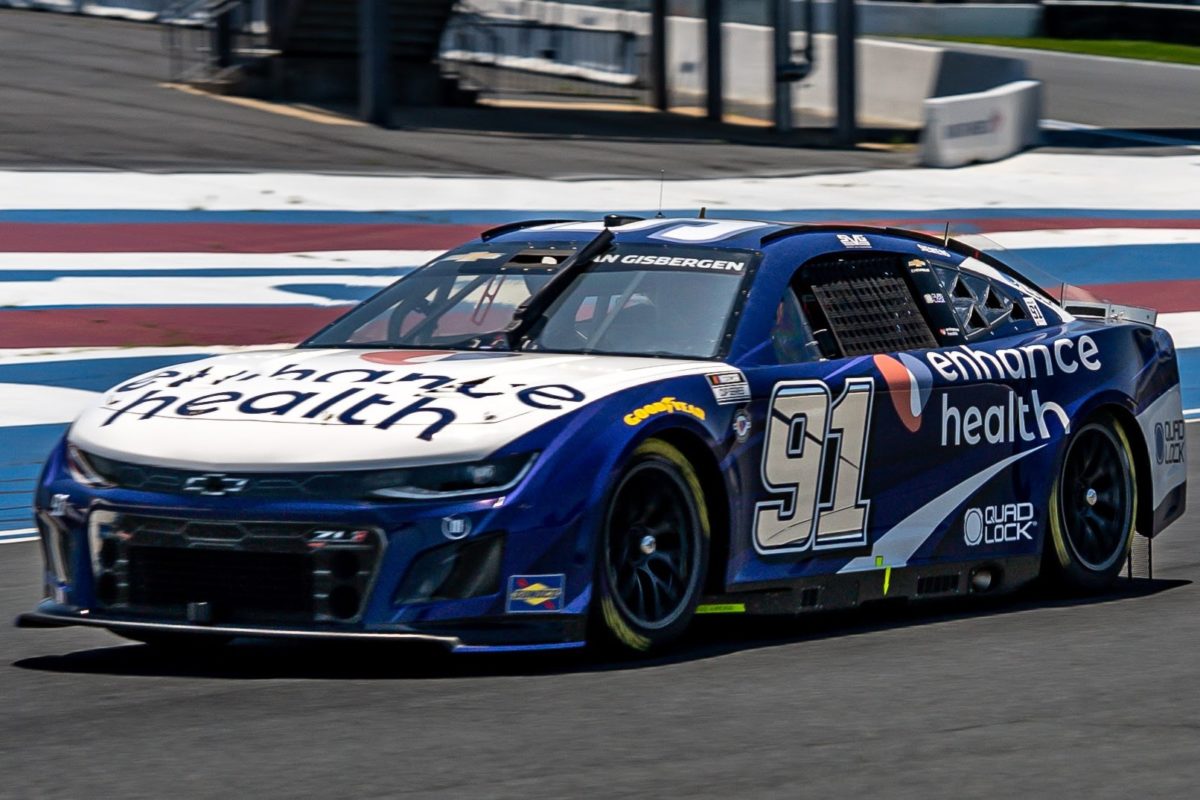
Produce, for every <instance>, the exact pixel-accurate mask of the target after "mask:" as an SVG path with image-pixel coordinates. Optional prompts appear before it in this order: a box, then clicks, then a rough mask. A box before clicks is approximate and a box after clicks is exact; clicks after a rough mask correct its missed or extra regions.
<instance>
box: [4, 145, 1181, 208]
mask: <svg viewBox="0 0 1200 800" xmlns="http://www.w3.org/2000/svg"><path fill="white" fill-rule="evenodd" d="M34 174H36V180H32V179H31V175H34ZM1031 175H1035V176H1037V179H1036V180H1031V179H1030V176H1031ZM1198 181H1200V159H1198V158H1197V157H1196V156H1195V155H1184V156H1166V157H1162V158H1144V157H1137V156H1118V155H1093V154H1073V153H1044V152H1036V151H1035V152H1029V153H1023V154H1021V155H1018V156H1014V157H1013V158H1008V159H1004V160H1003V161H997V162H993V163H989V164H976V165H973V166H969V167H962V168H959V169H954V170H943V169H892V170H870V171H867V172H857V173H849V174H838V175H807V176H802V177H790V178H722V179H715V180H686V181H671V182H669V183H668V184H667V186H666V193H665V196H664V201H665V205H666V206H667V207H668V208H699V207H700V206H707V207H708V208H709V210H710V211H721V210H722V209H761V210H762V211H763V212H770V211H772V210H783V209H796V208H849V209H886V210H889V211H912V210H920V211H928V210H934V209H940V208H976V207H979V206H981V205H984V204H986V205H987V206H988V207H992V208H1004V207H1010V208H1062V207H1071V208H1076V207H1080V206H1083V207H1087V208H1094V209H1158V210H1169V209H1174V210H1194V209H1195V208H1196V193H1195V186H1196V184H1197V182H1198ZM658 184H659V181H658V179H657V177H654V178H650V177H647V178H646V179H642V180H627V179H622V180H581V181H552V180H533V179H511V178H426V177H411V176H408V177H400V176H388V175H311V174H301V173H289V172H276V173H219V174H197V173H172V174H154V173H133V172H37V173H30V172H25V171H16V170H6V171H0V208H9V209H32V208H36V209H47V210H50V209H130V208H137V209H145V210H156V209H157V210H210V211H244V210H262V211H269V210H279V211H332V210H340V211H402V210H410V211H436V210H456V209H480V210H503V211H511V210H512V209H546V208H556V207H558V208H565V207H570V208H572V209H574V210H592V211H597V212H598V211H612V209H614V208H654V207H655V206H657V205H658V196H659V185H658ZM1137 187H1153V190H1152V191H1135V190H1134V189H1136V188H1137Z"/></svg>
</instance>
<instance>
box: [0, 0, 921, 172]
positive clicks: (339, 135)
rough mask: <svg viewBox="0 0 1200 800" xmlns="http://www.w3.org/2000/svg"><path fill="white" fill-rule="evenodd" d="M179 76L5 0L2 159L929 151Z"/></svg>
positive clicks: (429, 163)
mask: <svg viewBox="0 0 1200 800" xmlns="http://www.w3.org/2000/svg"><path fill="white" fill-rule="evenodd" d="M167 75H168V71H167V59H166V55H165V51H164V49H163V44H162V32H161V31H160V30H159V29H158V28H157V27H155V26H153V25H144V24H138V23H130V22H118V21H113V20H105V19H96V18H84V17H72V16H67V15H62V14H47V13H38V12H32V11H16V10H0V109H2V112H3V118H4V119H3V123H2V125H0V168H3V167H7V168H28V169H64V168H65V169H70V168H76V169H128V170H146V171H189V170H191V171H195V170H267V171H270V170H301V171H308V172H372V173H379V172H384V173H398V174H410V175H413V174H416V175H486V176H515V177H537V178H585V177H646V176H652V177H656V176H657V175H658V174H659V170H662V171H663V172H664V173H665V174H666V176H667V177H668V178H704V177H722V176H734V175H737V176H770V175H802V174H809V173H815V172H844V171H851V170H860V169H872V168H885V167H897V166H908V165H911V164H913V163H915V160H916V159H915V153H914V152H912V151H911V149H910V150H908V151H903V152H889V151H879V150H867V149H861V150H835V149H823V148H797V147H789V146H780V145H779V144H778V143H775V142H771V141H770V140H769V138H767V137H764V135H763V133H764V132H763V131H759V130H753V129H748V130H738V129H735V128H733V127H732V126H714V125H711V124H708V123H706V122H704V121H703V120H695V119H689V118H681V117H678V116H670V117H663V116H660V115H657V114H647V113H613V112H603V111H592V112H582V113H580V112H573V113H572V114H570V115H568V114H567V113H566V112H563V111H558V110H552V109H536V110H515V109H495V108H492V109H438V110H435V109H410V110H407V111H402V112H400V113H399V114H398V115H397V118H396V120H395V122H396V125H397V126H398V127H399V129H398V130H383V129H380V128H375V127H368V126H347V125H330V124H323V123H322V122H318V121H313V120H312V119H311V118H298V117H296V116H286V115H282V114H280V113H276V112H275V111H271V110H263V109H262V108H248V107H244V106H240V105H234V104H231V103H228V102H225V101H222V100H219V99H215V98H213V97H209V96H197V95H194V94H187V93H184V92H180V91H176V90H172V89H167V88H162V87H161V86H160V83H162V82H164V81H165V80H166V79H167ZM732 139H736V140H737V141H733V140H732Z"/></svg>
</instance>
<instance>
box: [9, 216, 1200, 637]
mask: <svg viewBox="0 0 1200 800" xmlns="http://www.w3.org/2000/svg"><path fill="white" fill-rule="evenodd" d="M1153 321H1154V317H1153V314H1152V313H1150V312H1146V313H1143V312H1141V311H1140V310H1138V309H1132V308H1122V307H1116V306H1112V305H1108V304H1104V303H1098V302H1097V303H1075V304H1072V303H1063V302H1059V300H1058V299H1056V297H1055V296H1052V294H1051V293H1048V292H1047V291H1046V290H1045V289H1044V288H1043V287H1040V286H1038V285H1036V283H1035V281H1033V280H1032V279H1030V278H1028V277H1027V275H1026V274H1024V273H1018V272H1017V271H1016V270H1015V269H1013V268H1012V267H1011V266H1009V265H1007V264H1006V263H1004V262H1003V261H1002V260H1000V259H998V258H996V257H995V256H994V255H992V254H990V253H988V252H984V251H982V250H977V249H976V248H974V247H972V246H970V245H968V244H966V243H964V242H960V241H956V240H952V239H949V238H948V237H946V238H943V237H933V236H929V235H925V234H920V233H914V232H906V231H900V230H895V229H890V228H887V229H885V228H867V227H855V226H813V225H809V226H787V225H781V224H772V223H766V222H755V221H737V220H711V219H690V220H689V219H673V220H672V219H649V220H642V219H636V218H627V217H616V216H610V217H606V218H605V219H604V221H603V222H586V221H585V222H530V223H520V224H513V225H507V226H503V227H501V228H497V229H494V230H491V231H489V232H487V233H485V234H483V235H482V236H481V237H480V238H479V239H477V240H475V241H472V242H470V243H468V244H466V245H464V246H462V247H460V248H457V249H455V250H452V251H450V252H448V253H445V254H443V255H441V256H439V257H438V258H436V259H435V260H434V261H432V262H431V263H429V264H428V265H426V266H424V267H422V268H420V269H417V270H415V271H412V272H411V273H409V274H407V275H406V276H404V277H403V278H401V279H400V280H398V281H397V282H395V283H394V284H392V285H391V286H389V287H387V288H385V289H383V290H382V291H380V292H379V293H378V294H376V295H375V296H373V297H371V298H369V299H367V300H366V301H364V302H362V303H361V304H360V305H358V306H356V307H355V308H353V309H352V310H350V311H349V312H348V313H346V314H345V315H344V316H342V317H341V318H340V319H338V320H336V321H335V322H333V323H332V324H330V325H328V326H327V327H326V328H325V329H323V330H321V331H320V332H318V333H317V334H316V335H314V336H313V337H312V338H310V339H308V340H307V341H305V342H304V343H302V344H300V345H299V346H298V347H294V348H289V349H274V350H265V351H261V352H240V353H235V354H229V355H220V356H216V357H212V358H207V359H205V360H201V361H195V362H191V363H187V364H184V365H181V366H178V367H172V368H169V369H161V370H158V371H155V372H151V373H148V374H145V375H141V376H139V377H136V378H133V379H131V380H127V381H125V382H124V383H121V384H120V385H118V386H116V387H114V388H113V389H111V390H110V391H108V392H107V393H106V394H104V395H103V397H102V398H101V399H100V400H98V401H97V402H96V403H95V404H94V406H93V407H91V408H88V409H87V410H85V411H84V412H83V413H82V415H81V416H80V417H79V418H78V419H77V420H76V421H75V422H74V424H73V425H72V426H71V428H70V430H69V432H68V433H67V434H66V436H65V437H64V439H63V441H62V442H61V443H60V444H59V445H58V446H57V447H56V449H55V450H54V451H53V453H52V454H51V456H50V458H49V461H48V463H47V464H46V466H45V469H44V472H43V474H42V476H41V478H40V482H39V484H38V488H37V493H36V502H35V505H36V509H35V512H36V519H37V525H38V528H39V530H40V533H41V542H42V547H43V550H44V556H45V598H44V599H43V600H42V602H41V603H40V605H39V606H38V607H37V609H36V611H33V612H30V613H27V614H25V615H22V617H21V618H20V623H21V624H24V625H30V626H56V625H91V626H99V627H102V628H107V629H110V630H112V631H114V632H116V633H118V634H121V635H124V636H127V637H130V638H134V639H139V640H143V641H150V642H155V643H162V644H172V643H176V644H177V643H181V642H192V643H195V642H206V643H218V642H222V641H225V640H227V639H229V638H233V637H239V636H267V637H271V636H299V637H316V638H373V639H401V640H405V639H411V640H427V641H431V642H436V643H440V644H443V645H445V646H446V647H448V648H451V649H454V650H459V651H463V650H466V651H470V650H512V649H528V650H537V649H554V648H571V647H579V646H582V645H584V644H585V643H607V644H609V645H613V646H616V647H623V648H627V649H630V650H633V651H646V650H653V649H657V648H660V647H663V646H664V645H667V644H668V643H669V642H671V641H672V640H673V639H675V638H676V637H678V636H679V635H680V634H681V633H682V632H683V631H684V630H685V629H686V628H687V627H688V625H689V623H690V622H691V621H692V620H693V618H694V616H695V615H697V614H703V613H728V614H800V613H806V612H809V611H814V610H819V609H834V608H845V607H853V606H857V605H860V604H863V603H867V602H870V601H875V600H880V599H890V598H910V599H921V598H932V597H947V596H953V595H965V594H972V593H975V594H978V593H996V592H1003V591H1008V590H1012V589H1014V588H1016V587H1018V586H1021V585H1022V584H1025V583H1027V582H1029V581H1031V580H1032V579H1034V578H1035V577H1037V576H1039V575H1042V576H1044V577H1045V578H1046V579H1048V580H1050V581H1053V582H1056V583H1057V584H1059V585H1062V586H1065V587H1070V588H1073V589H1076V590H1097V589H1101V588H1103V587H1106V586H1108V585H1109V584H1110V583H1111V582H1112V581H1114V580H1115V579H1116V577H1117V576H1118V575H1119V573H1120V571H1121V570H1122V568H1123V565H1124V564H1125V562H1126V559H1127V555H1128V553H1129V550H1130V544H1131V539H1132V537H1133V536H1134V535H1135V533H1137V534H1140V535H1142V536H1146V537H1153V536H1155V535H1157V534H1158V533H1160V532H1161V531H1162V530H1163V529H1164V528H1165V527H1166V526H1167V525H1169V524H1170V523H1171V522H1172V521H1173V520H1175V519H1177V518H1178V517H1179V516H1180V515H1181V514H1182V513H1183V511H1184V503H1185V478H1186V467H1185V463H1184V459H1185V453H1184V425H1183V418H1182V404H1181V396H1180V385H1179V374H1178V369H1177V365H1176V358H1175V351H1174V346H1173V344H1172V341H1171V338H1170V336H1169V335H1168V334H1167V333H1166V332H1165V331H1163V330H1161V329H1159V328H1157V327H1155V326H1154V324H1153Z"/></svg>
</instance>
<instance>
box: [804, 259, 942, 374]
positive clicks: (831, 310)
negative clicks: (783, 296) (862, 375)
mask: <svg viewBox="0 0 1200 800" xmlns="http://www.w3.org/2000/svg"><path fill="white" fill-rule="evenodd" d="M800 274H801V279H800V280H801V282H802V283H801V286H800V287H799V288H798V291H797V294H798V296H799V297H800V298H801V301H802V303H803V305H804V312H805V314H806V315H807V316H808V319H809V320H810V322H811V324H812V327H813V329H814V330H821V329H828V330H829V332H830V333H831V335H832V336H833V338H834V340H835V341H836V344H837V346H838V349H839V350H840V354H841V355H843V356H857V355H870V354H873V353H886V352H894V351H897V350H916V349H922V348H932V347H937V346H938V342H937V339H935V338H934V336H933V332H932V331H931V330H930V329H929V323H928V322H927V321H926V319H925V317H924V315H923V313H922V311H921V309H920V308H919V307H918V306H917V304H916V302H915V301H914V300H913V295H912V290H911V289H910V287H909V284H908V277H907V275H906V274H905V271H904V269H903V265H902V258H901V257H900V256H896V255H883V256H879V255H870V256H857V257H854V256H847V255H838V256H835V257H833V258H825V259H818V260H816V261H814V262H812V263H810V264H809V265H807V266H806V267H805V269H804V270H802V271H801V273H800Z"/></svg>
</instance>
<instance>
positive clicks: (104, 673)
mask: <svg viewBox="0 0 1200 800" xmlns="http://www.w3.org/2000/svg"><path fill="white" fill-rule="evenodd" d="M1188 432H1189V434H1191V445H1192V446H1191V451H1190V463H1191V467H1190V469H1189V479H1190V481H1191V485H1192V486H1193V487H1195V486H1197V485H1200V469H1198V468H1197V467H1196V464H1197V462H1198V461H1200V447H1198V446H1197V444H1198V436H1200V426H1197V425H1194V424H1193V425H1189V426H1188ZM1192 496H1193V501H1192V502H1193V508H1192V510H1191V511H1190V512H1189V514H1188V515H1187V516H1186V517H1185V519H1183V520H1181V521H1180V522H1177V523H1176V524H1175V525H1174V526H1173V527H1172V528H1171V529H1169V530H1168V531H1167V532H1165V533H1164V534H1163V535H1162V536H1161V537H1160V539H1159V540H1158V541H1157V544H1156V546H1155V553H1154V555H1155V569H1154V578H1155V579H1154V580H1153V581H1149V580H1134V581H1132V582H1126V581H1123V582H1122V584H1121V586H1120V587H1119V588H1118V590H1117V591H1114V592H1113V593H1111V594H1107V595H1104V596H1101V597H1092V598H1083V599H1063V598H1060V597H1056V596H1054V595H1053V594H1049V593H1046V592H1044V591H1031V592H1025V593H1022V594H1019V595H1017V596H1014V597H1011V598H1007V599H994V600H991V601H989V602H983V601H975V602H968V601H958V602H953V603H941V604H937V605H924V606H908V607H899V608H892V609H874V610H859V611H856V612H853V613H845V614H837V615H829V616H826V617H823V618H815V617H808V618H806V619H803V620H792V621H775V622H772V623H752V624H747V623H746V622H745V621H742V620H729V619H728V618H727V619H726V620H724V621H723V622H722V623H721V624H717V625H713V626H709V627H706V628H705V629H703V630H701V631H699V632H697V634H696V635H694V636H693V637H692V638H691V639H690V640H689V641H687V642H686V643H685V644H684V645H683V646H682V647H681V648H680V649H679V650H678V652H676V653H674V654H672V655H671V656H669V657H666V658H662V659H658V660H654V661H642V662H612V663H606V662H604V661H600V660H596V659H594V658H590V657H580V656H570V657H564V656H554V657H546V656H539V657H529V656H522V657H511V656H506V657H496V656H457V657H448V656H441V655H439V654H437V653H431V652H428V651H424V650H413V649H410V648H407V647H387V648H383V647H381V648H340V647H326V646H322V647H313V646H301V645H269V644H263V643H252V642H245V643H235V644H234V645H232V646H231V647H230V648H227V649H226V650H224V651H222V652H221V653H220V655H219V656H216V657H210V658H200V659H181V658H170V657H165V656H160V655H158V654H156V653H155V651H153V650H151V649H150V648H148V647H146V646H143V645H139V644H126V643H122V641H121V640H119V639H116V638H115V637H113V636H112V635H110V634H106V633H103V632H99V631H88V630H73V629H67V630H19V629H15V628H8V627H5V628H0V653H3V655H4V658H3V660H4V662H5V664H4V666H0V670H2V677H0V708H2V709H3V714H2V715H0V742H3V743H4V746H3V748H2V749H0V796H3V797H20V798H31V797H163V796H175V797H189V798H190V797H222V798H228V797H245V796H253V797H257V798H275V797H279V798H293V797H317V796H320V797H333V798H340V797H358V798H370V797H424V796H438V797H513V798H529V797H531V796H537V797H606V798H607V797H656V796H664V797H690V798H707V797H711V798H721V800H727V798H730V797H756V798H758V797H789V798H794V797H888V798H910V797H911V798H938V797H955V798H970V797H1000V796H1009V797H1021V796H1026V797H1050V796H1058V797H1089V798H1109V797H1112V798H1126V797H1134V796H1137V797H1172V798H1179V797H1189V796H1192V792H1193V789H1194V787H1195V786H1196V783H1197V780H1200V764H1198V763H1197V760H1196V757H1195V756H1196V752H1197V748H1200V693H1197V691H1196V685H1197V678H1198V673H1200V665H1198V663H1197V660H1196V658H1195V654H1196V653H1197V652H1198V651H1200V614H1198V613H1197V610H1198V609H1200V585H1198V584H1197V583H1196V579H1197V576H1198V575H1200V510H1197V508H1196V501H1195V491H1193V492H1192ZM0 558H2V559H3V562H4V563H3V565H2V566H0V576H2V577H0V612H2V614H3V615H4V616H8V617H11V616H13V615H15V614H17V613H18V612H20V611H22V610H24V609H26V608H28V607H30V606H31V605H32V604H33V603H34V602H35V600H36V598H37V596H38V592H39V586H38V578H37V572H38V564H37V546H36V545H35V544H32V543H27V544H12V545H5V546H3V547H2V548H0Z"/></svg>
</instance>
